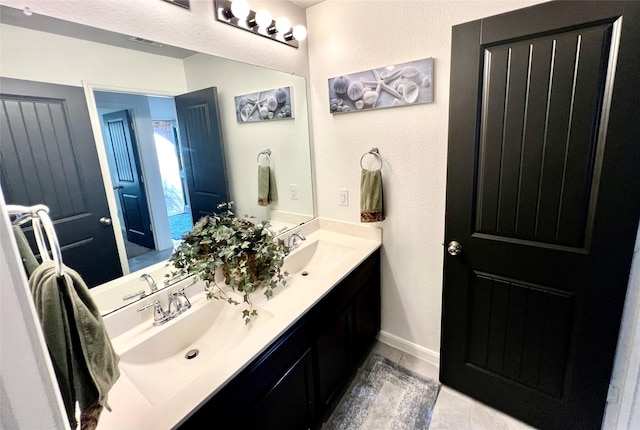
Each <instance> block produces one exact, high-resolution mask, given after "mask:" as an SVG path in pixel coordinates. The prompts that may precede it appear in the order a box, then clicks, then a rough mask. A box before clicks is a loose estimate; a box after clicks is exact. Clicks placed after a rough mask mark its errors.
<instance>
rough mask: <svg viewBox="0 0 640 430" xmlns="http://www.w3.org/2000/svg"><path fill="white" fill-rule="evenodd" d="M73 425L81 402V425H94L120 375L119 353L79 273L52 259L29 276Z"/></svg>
mask: <svg viewBox="0 0 640 430" xmlns="http://www.w3.org/2000/svg"><path fill="white" fill-rule="evenodd" d="M29 286H30V287H31V293H32V295H33V300H34V303H35V307H36V311H37V313H38V316H39V318H40V322H41V324H42V330H43V334H44V338H45V341H46V343H47V347H48V349H49V354H50V356H51V361H52V363H53V367H54V370H55V373H56V377H57V379H58V385H59V387H60V392H61V394H62V398H63V401H64V405H65V409H66V412H67V415H68V418H69V423H70V425H71V428H75V427H76V425H77V423H76V419H75V403H76V401H77V402H78V403H79V406H80V411H81V425H82V428H83V429H91V428H95V426H96V425H97V422H98V417H99V414H100V411H101V410H102V407H107V409H108V408H109V407H108V404H107V397H108V393H109V390H110V389H111V387H112V386H113V384H115V382H116V381H117V379H118V377H119V376H120V369H119V368H118V362H119V360H120V357H118V355H117V354H116V353H115V351H114V350H113V346H112V345H111V340H110V339H109V336H108V335H107V332H106V330H105V327H104V323H103V321H102V316H101V315H100V311H99V310H98V308H97V306H96V305H95V303H94V301H93V298H92V297H91V294H90V293H89V289H88V288H87V286H86V284H85V283H84V281H83V280H82V278H81V277H80V275H78V273H77V272H75V271H74V270H71V269H69V268H67V267H64V276H63V277H61V278H58V277H57V276H56V270H55V264H54V263H53V262H52V261H48V262H45V263H43V264H41V265H40V266H39V267H38V268H36V270H35V271H34V272H33V274H32V275H31V278H29Z"/></svg>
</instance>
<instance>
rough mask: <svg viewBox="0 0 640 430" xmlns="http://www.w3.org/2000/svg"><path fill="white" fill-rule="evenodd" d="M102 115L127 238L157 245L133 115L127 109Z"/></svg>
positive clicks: (149, 246) (149, 245)
mask: <svg viewBox="0 0 640 430" xmlns="http://www.w3.org/2000/svg"><path fill="white" fill-rule="evenodd" d="M102 119H103V124H104V127H105V128H106V130H105V133H104V135H105V136H106V142H105V144H106V145H107V148H108V150H109V151H110V152H111V157H112V160H113V167H112V170H114V171H112V172H111V178H112V182H113V189H114V190H115V191H116V193H117V195H118V200H119V201H120V208H121V210H122V216H123V218H124V219H123V222H124V227H125V231H126V233H127V240H128V241H129V242H132V243H137V244H138V245H142V246H145V247H147V248H150V249H155V242H154V240H153V232H152V230H151V216H150V215H149V205H148V203H147V194H146V191H145V187H144V179H143V178H144V177H143V175H142V169H141V166H140V156H139V154H138V145H137V143H136V139H135V134H134V132H133V130H132V128H131V116H130V115H129V112H128V111H126V110H123V111H118V112H112V113H109V114H105V115H103V116H102Z"/></svg>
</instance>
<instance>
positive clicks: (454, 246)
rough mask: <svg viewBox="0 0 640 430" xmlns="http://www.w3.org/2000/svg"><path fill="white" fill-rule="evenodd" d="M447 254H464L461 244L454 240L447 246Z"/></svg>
mask: <svg viewBox="0 0 640 430" xmlns="http://www.w3.org/2000/svg"><path fill="white" fill-rule="evenodd" d="M447 252H448V253H449V254H451V255H458V254H460V253H461V252H462V245H461V244H460V242H456V241H455V240H452V241H451V242H449V244H448V245H447Z"/></svg>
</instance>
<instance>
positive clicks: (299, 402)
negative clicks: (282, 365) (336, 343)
mask: <svg viewBox="0 0 640 430" xmlns="http://www.w3.org/2000/svg"><path fill="white" fill-rule="evenodd" d="M313 403H314V397H313V371H312V360H311V349H308V350H307V351H306V352H305V353H304V354H303V355H302V357H300V359H299V360H298V361H297V362H296V363H295V364H294V365H293V366H291V368H289V369H288V370H287V372H286V373H285V374H284V375H283V376H282V378H280V380H279V381H278V382H277V383H276V384H275V385H274V386H273V387H272V388H271V390H269V392H267V393H266V394H265V396H264V397H262V398H261V399H260V401H258V402H257V404H256V407H255V409H254V414H253V415H254V420H253V421H254V426H253V428H256V429H257V428H259V429H263V430H269V429H274V430H304V429H310V428H312V427H313V426H314V413H313V411H314V405H313Z"/></svg>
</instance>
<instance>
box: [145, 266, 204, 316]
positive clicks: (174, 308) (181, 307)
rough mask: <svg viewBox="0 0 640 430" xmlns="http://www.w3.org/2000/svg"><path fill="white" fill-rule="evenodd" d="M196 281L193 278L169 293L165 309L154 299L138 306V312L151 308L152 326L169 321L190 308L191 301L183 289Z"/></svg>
mask: <svg viewBox="0 0 640 430" xmlns="http://www.w3.org/2000/svg"><path fill="white" fill-rule="evenodd" d="M143 276H144V275H143ZM147 276H149V275H147ZM149 277H150V276H149ZM196 282H197V281H196V280H195V279H194V280H193V281H191V283H190V284H189V285H187V286H186V287H182V288H180V289H179V290H178V291H177V292H174V293H169V306H168V307H167V310H166V311H165V310H164V309H162V304H160V300H155V301H153V302H151V303H147V304H146V305H144V306H142V307H140V308H138V312H143V311H146V310H147V309H150V308H153V325H154V326H159V325H162V324H164V323H166V322H167V321H171V320H172V319H174V318H175V317H177V316H179V315H182V314H183V313H185V312H186V311H188V310H189V309H190V308H191V302H190V301H189V299H188V298H187V295H186V294H185V292H184V290H185V289H187V288H189V287H191V286H193V285H195V284H196Z"/></svg>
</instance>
